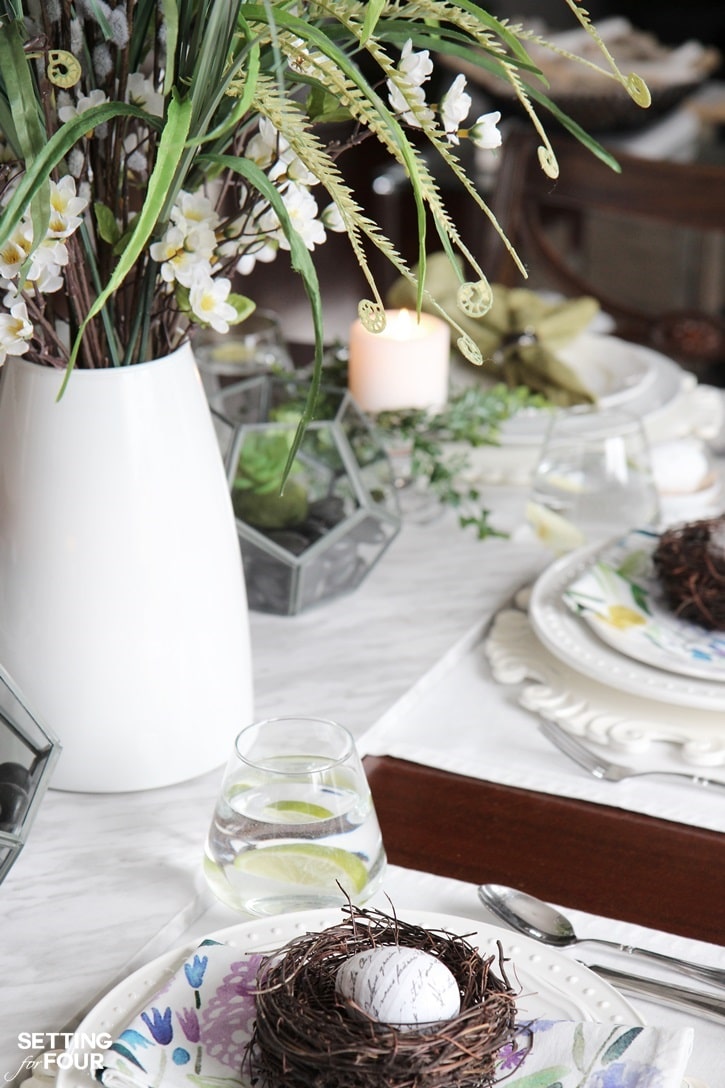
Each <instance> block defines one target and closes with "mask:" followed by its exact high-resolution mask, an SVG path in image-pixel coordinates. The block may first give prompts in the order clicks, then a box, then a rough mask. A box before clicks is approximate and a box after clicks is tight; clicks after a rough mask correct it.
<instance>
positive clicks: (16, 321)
mask: <svg viewBox="0 0 725 1088" xmlns="http://www.w3.org/2000/svg"><path fill="white" fill-rule="evenodd" d="M33 332H34V329H33V326H32V324H31V322H30V320H29V319H28V310H27V307H26V305H25V303H24V302H23V301H22V299H18V301H17V302H14V303H13V304H12V306H11V307H10V312H9V313H2V312H0V363H4V362H5V359H6V358H7V356H8V355H25V352H26V351H27V350H28V347H29V341H30V339H31V338H32V336H33Z"/></svg>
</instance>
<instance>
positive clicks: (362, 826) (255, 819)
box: [204, 718, 385, 915]
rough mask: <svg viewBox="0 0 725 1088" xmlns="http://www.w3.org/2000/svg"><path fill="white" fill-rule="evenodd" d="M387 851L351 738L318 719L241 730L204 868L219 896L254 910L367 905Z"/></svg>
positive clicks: (236, 906) (265, 912)
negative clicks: (354, 904) (350, 903)
mask: <svg viewBox="0 0 725 1088" xmlns="http://www.w3.org/2000/svg"><path fill="white" fill-rule="evenodd" d="M384 869H385V851H384V849H383V843H382V837H381V834H380V827H379V825H378V819H377V816H376V813H375V808H374V807H373V801H372V797H371V794H370V788H369V786H368V783H367V779H366V778H365V772H364V770H363V767H362V763H361V761H360V757H359V755H358V753H357V749H356V748H355V742H354V740H353V738H352V736H351V735H350V733H349V732H348V731H347V729H345V728H344V727H343V726H341V725H338V724H337V723H336V722H332V721H327V720H325V719H322V718H271V719H268V720H266V721H261V722H256V723H255V724H253V725H250V726H248V727H247V728H246V729H243V730H242V732H241V733H240V734H239V736H238V737H237V739H236V742H235V745H234V751H233V753H232V756H231V758H230V760H229V763H228V765H227V768H226V772H225V774H224V780H223V783H222V788H221V793H220V796H219V799H218V801H217V804H216V808H215V811H214V816H213V818H212V823H211V827H210V829H209V835H208V837H207V843H206V850H205V858H204V872H205V875H206V878H207V881H208V883H209V885H210V887H211V888H212V890H213V892H214V893H215V895H217V896H218V898H219V899H221V900H222V901H223V902H224V903H226V904H227V905H228V906H230V907H233V908H234V909H235V910H242V911H246V912H248V913H250V914H256V915H271V914H280V913H283V912H285V911H295V910H312V909H319V908H325V907H331V906H339V905H340V904H341V903H343V902H345V901H346V899H347V898H348V897H349V899H350V900H351V901H352V902H353V903H356V904H360V903H363V902H364V901H365V900H366V899H368V898H369V897H370V896H371V895H372V894H373V893H374V892H375V891H376V889H377V888H378V887H379V885H380V883H381V881H382V878H383V872H384Z"/></svg>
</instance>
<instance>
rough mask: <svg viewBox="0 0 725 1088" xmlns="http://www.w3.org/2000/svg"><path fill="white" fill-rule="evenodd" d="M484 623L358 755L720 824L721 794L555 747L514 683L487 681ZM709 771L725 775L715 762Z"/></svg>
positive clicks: (718, 827)
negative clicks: (613, 776)
mask: <svg viewBox="0 0 725 1088" xmlns="http://www.w3.org/2000/svg"><path fill="white" fill-rule="evenodd" d="M485 629H486V628H485V625H482V626H480V627H477V628H473V629H472V630H471V631H470V632H469V634H468V636H467V637H466V638H465V639H462V640H461V641H460V642H459V643H458V645H457V646H456V647H454V648H453V649H452V650H451V651H450V652H449V653H448V654H447V655H446V656H445V657H444V658H443V659H442V660H441V661H440V662H439V663H438V665H437V666H436V668H435V669H433V670H432V671H431V672H429V673H428V674H427V675H426V676H425V677H423V678H422V679H421V680H420V681H419V683H418V684H416V685H415V687H414V688H412V689H411V691H409V692H408V693H407V694H406V696H405V697H404V698H402V699H401V700H400V701H399V702H398V703H396V704H395V705H394V706H393V707H391V709H390V710H389V711H388V712H387V713H386V714H384V715H383V717H382V718H380V719H379V720H378V721H377V722H376V724H375V725H374V726H373V727H372V728H371V729H370V730H368V731H367V732H366V733H365V734H363V736H362V737H361V738H359V740H358V747H359V748H360V750H361V752H362V753H363V754H365V755H377V756H383V755H387V756H393V757H395V758H398V759H406V760H410V761H411V762H414V763H420V764H423V765H424V766H428V767H435V768H437V769H439V770H444V771H450V772H452V773H454V774H462V775H467V776H469V777H471V778H478V779H481V780H483V781H488V782H498V783H501V784H502V785H507V786H516V787H519V788H521V789H529V790H537V791H539V792H541V793H550V794H554V795H556V796H565V797H572V798H577V799H579V800H582V801H590V802H595V803H599V804H604V805H613V806H616V807H618V808H623V809H627V810H629V811H632V812H640V813H644V814H645V815H649V816H656V817H659V818H660V819H664V820H674V821H676V822H679V823H683V824H690V825H692V826H695V827H702V828H709V829H711V830H714V831H725V793H722V792H721V791H718V793H717V794H716V793H714V792H713V793H708V792H707V791H706V790H704V789H701V788H699V787H697V786H690V785H687V784H684V785H682V784H679V783H678V784H671V783H669V782H665V781H662V780H658V779H641V778H640V779H632V780H629V781H624V782H619V783H613V782H601V781H598V780H596V779H594V778H592V777H591V776H590V775H589V774H587V773H586V772H585V771H583V770H581V769H580V768H578V767H577V766H575V765H574V764H573V763H572V762H571V761H570V760H569V759H568V758H567V757H565V756H563V755H562V754H561V753H559V752H558V751H557V750H556V749H555V748H553V747H552V745H551V744H550V743H549V742H548V741H546V740H545V739H544V738H543V737H542V736H541V734H540V733H539V732H538V730H537V721H538V718H537V716H536V714H534V713H532V712H530V711H528V710H526V709H524V708H523V707H522V706H520V705H519V704H518V701H517V700H518V698H519V695H520V690H521V685H502V684H497V683H495V682H494V681H493V680H492V677H491V670H490V666H489V663H488V661H487V659H486V654H485V652H484V649H483V641H482V640H483V638H484V636H485ZM662 712H663V714H666V712H667V708H666V705H665V704H663V707H662ZM671 765H674V764H671ZM678 766H679V768H680V769H688V768H685V765H684V764H683V763H682V762H680V763H679V764H678ZM689 769H692V768H689ZM701 770H702V768H701ZM703 773H705V772H703ZM713 773H717V774H719V775H720V776H721V777H722V768H720V770H719V771H717V772H713Z"/></svg>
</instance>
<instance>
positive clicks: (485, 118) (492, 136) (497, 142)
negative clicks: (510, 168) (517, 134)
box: [468, 110, 501, 151]
mask: <svg viewBox="0 0 725 1088" xmlns="http://www.w3.org/2000/svg"><path fill="white" fill-rule="evenodd" d="M500 120H501V114H500V113H499V111H498V110H495V111H494V112H493V113H484V114H482V115H481V116H480V117H479V118H478V120H477V121H475V122H474V124H473V125H472V126H471V128H470V129H469V130H468V137H469V139H470V140H471V141H472V142H473V143H474V144H475V146H476V147H480V148H481V149H482V150H484V151H493V149H494V148H496V147H500V146H501V133H500V132H499V130H498V128H497V127H496V126H497V125H498V123H499V121H500Z"/></svg>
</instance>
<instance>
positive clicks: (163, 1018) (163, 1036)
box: [141, 1006, 174, 1046]
mask: <svg viewBox="0 0 725 1088" xmlns="http://www.w3.org/2000/svg"><path fill="white" fill-rule="evenodd" d="M141 1019H142V1020H143V1022H144V1024H145V1025H146V1027H147V1028H148V1029H149V1031H150V1032H151V1035H152V1036H153V1038H154V1039H155V1041H156V1042H157V1043H158V1044H159V1046H168V1044H169V1043H170V1042H171V1040H172V1039H173V1037H174V1029H173V1027H172V1026H171V1008H170V1007H169V1006H167V1007H166V1009H165V1010H164V1012H163V1013H161V1012H159V1010H158V1009H157V1008H152V1009H151V1016H149V1014H148V1013H147V1012H142V1013H141Z"/></svg>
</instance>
